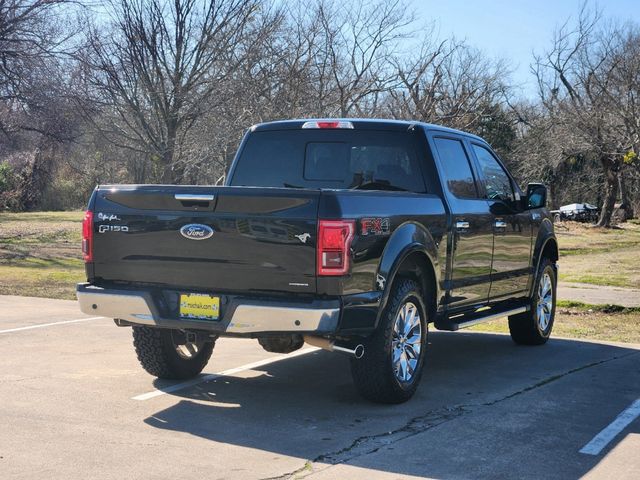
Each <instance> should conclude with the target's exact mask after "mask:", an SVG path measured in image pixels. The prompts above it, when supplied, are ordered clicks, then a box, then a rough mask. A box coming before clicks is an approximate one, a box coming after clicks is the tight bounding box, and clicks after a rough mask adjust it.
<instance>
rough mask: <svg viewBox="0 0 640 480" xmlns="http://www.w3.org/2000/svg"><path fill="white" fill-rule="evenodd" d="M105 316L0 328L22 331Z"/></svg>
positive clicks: (7, 331) (3, 331)
mask: <svg viewBox="0 0 640 480" xmlns="http://www.w3.org/2000/svg"><path fill="white" fill-rule="evenodd" d="M100 318H105V317H90V318H78V319H76V320H64V321H62V322H52V323H40V324H38V325H29V326H28V327H18V328H9V329H8V330H0V333H11V332H21V331H23V330H33V329H34V328H43V327H51V326H53V325H65V324H67V323H80V322H88V321H90V320H98V319H100Z"/></svg>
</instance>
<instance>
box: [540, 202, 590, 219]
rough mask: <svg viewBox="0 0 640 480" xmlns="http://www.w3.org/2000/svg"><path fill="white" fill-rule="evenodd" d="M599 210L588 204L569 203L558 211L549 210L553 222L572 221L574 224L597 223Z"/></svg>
mask: <svg viewBox="0 0 640 480" xmlns="http://www.w3.org/2000/svg"><path fill="white" fill-rule="evenodd" d="M599 213H600V210H599V209H598V207H596V206H595V205H591V204H589V203H570V204H569V205H563V206H561V207H560V209H559V210H551V215H553V221H554V222H556V223H557V222H561V221H564V220H573V221H574V222H593V223H595V222H597V221H598V215H599Z"/></svg>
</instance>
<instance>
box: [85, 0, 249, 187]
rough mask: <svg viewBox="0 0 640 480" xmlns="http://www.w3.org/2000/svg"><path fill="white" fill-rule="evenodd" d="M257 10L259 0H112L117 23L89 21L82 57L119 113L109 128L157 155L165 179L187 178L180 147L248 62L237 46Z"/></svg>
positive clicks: (106, 105) (107, 103)
mask: <svg viewBox="0 0 640 480" xmlns="http://www.w3.org/2000/svg"><path fill="white" fill-rule="evenodd" d="M257 11H258V2H257V1H256V0H217V1H216V0H176V1H175V2H171V3H167V2H164V1H162V0H133V1H128V0H116V1H113V2H111V3H110V9H109V13H110V15H111V19H112V21H111V23H110V25H108V26H107V28H106V29H104V30H101V29H99V28H98V27H95V26H90V27H89V32H90V33H89V38H88V49H87V50H86V55H84V56H83V57H82V60H83V62H84V63H85V65H87V66H88V68H89V71H90V72H91V75H92V77H91V80H92V83H93V85H94V87H95V89H96V92H97V97H96V101H97V102H98V105H99V106H100V107H101V109H102V110H103V111H106V112H109V113H111V114H112V115H113V122H112V123H111V124H110V125H109V126H108V127H107V126H106V125H100V126H99V127H100V129H101V131H102V133H103V134H104V135H105V136H106V137H107V138H109V139H110V140H111V141H113V142H114V143H116V144H117V145H119V146H121V147H124V148H127V149H130V150H133V151H136V152H141V153H145V154H147V155H149V156H150V157H151V158H152V159H153V160H154V161H155V162H156V163H157V164H158V166H159V169H160V171H161V175H160V178H161V180H162V181H163V182H170V183H179V182H181V181H182V180H183V175H184V164H183V163H182V162H181V158H180V157H179V155H177V154H179V152H180V150H179V148H178V146H179V145H180V143H181V142H182V140H183V138H184V137H185V135H187V134H188V132H189V130H190V129H191V128H192V127H193V125H194V124H195V122H196V121H197V120H198V119H199V118H200V117H201V116H202V114H203V108H204V106H205V105H210V102H206V101H205V100H209V99H210V98H211V97H212V96H215V95H216V93H217V92H216V89H217V88H218V87H219V86H220V85H221V84H222V83H223V82H224V81H225V80H226V79H228V78H229V77H231V76H232V75H233V73H234V72H235V71H236V70H237V69H238V68H239V65H241V64H242V62H243V61H244V58H243V52H239V51H238V49H237V48H236V45H237V44H239V43H240V40H241V39H242V38H243V36H244V35H245V33H246V31H247V29H248V28H249V27H250V25H251V22H252V19H253V17H254V15H255V14H256V12H257Z"/></svg>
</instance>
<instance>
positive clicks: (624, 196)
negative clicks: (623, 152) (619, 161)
mask: <svg viewBox="0 0 640 480" xmlns="http://www.w3.org/2000/svg"><path fill="white" fill-rule="evenodd" d="M618 186H619V188H620V200H621V202H622V204H623V205H624V209H625V214H626V220H631V219H632V218H633V205H632V204H631V198H630V197H629V190H628V189H627V183H626V182H625V178H624V166H623V167H622V168H620V171H619V172H618Z"/></svg>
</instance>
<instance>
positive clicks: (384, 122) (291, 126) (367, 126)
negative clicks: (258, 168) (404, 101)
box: [250, 118, 486, 143]
mask: <svg viewBox="0 0 640 480" xmlns="http://www.w3.org/2000/svg"><path fill="white" fill-rule="evenodd" d="M307 122H351V123H352V124H353V128H354V129H355V130H390V131H406V130H408V129H410V128H412V127H415V126H419V127H421V128H423V129H425V130H429V131H438V132H444V133H455V134H457V135H464V136H466V137H470V138H474V139H476V140H480V141H482V142H484V143H486V140H484V139H483V138H481V137H479V136H477V135H474V134H472V133H468V132H464V131H462V130H456V129H454V128H449V127H444V126H442V125H436V124H433V123H426V122H418V121H410V120H391V119H378V118H299V119H292V120H277V121H274V122H265V123H259V124H257V125H254V126H252V127H251V128H250V130H251V131H252V132H262V131H270V130H298V129H301V128H302V125H304V124H305V123H307Z"/></svg>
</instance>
